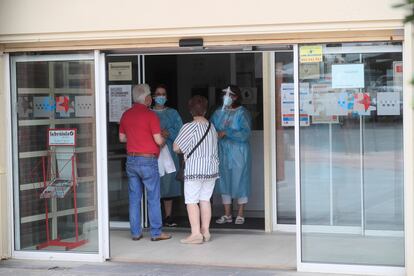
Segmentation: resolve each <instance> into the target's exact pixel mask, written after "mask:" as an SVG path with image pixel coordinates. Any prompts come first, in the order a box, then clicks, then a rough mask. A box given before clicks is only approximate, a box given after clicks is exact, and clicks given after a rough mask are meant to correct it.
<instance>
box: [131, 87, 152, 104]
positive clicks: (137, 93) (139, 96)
mask: <svg viewBox="0 0 414 276" xmlns="http://www.w3.org/2000/svg"><path fill="white" fill-rule="evenodd" d="M149 95H151V90H150V87H149V85H148V84H145V83H143V84H138V85H135V86H134V89H133V90H132V99H133V100H134V103H140V104H144V103H145V98H146V97H147V96H149Z"/></svg>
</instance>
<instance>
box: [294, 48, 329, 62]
mask: <svg viewBox="0 0 414 276" xmlns="http://www.w3.org/2000/svg"><path fill="white" fill-rule="evenodd" d="M322 56H323V48H322V45H306V46H301V47H300V49H299V60H300V63H311V62H321V61H322Z"/></svg>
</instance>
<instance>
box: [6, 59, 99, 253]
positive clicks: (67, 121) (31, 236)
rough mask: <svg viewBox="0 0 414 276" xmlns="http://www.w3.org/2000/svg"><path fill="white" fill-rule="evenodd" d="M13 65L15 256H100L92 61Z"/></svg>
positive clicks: (19, 62) (37, 61) (15, 61)
mask: <svg viewBox="0 0 414 276" xmlns="http://www.w3.org/2000/svg"><path fill="white" fill-rule="evenodd" d="M11 61H12V70H11V83H12V91H11V96H12V107H13V108H12V118H13V130H12V131H13V163H14V181H13V190H14V230H15V231H14V235H15V236H14V241H15V244H14V249H15V251H35V252H51V251H67V252H75V253H94V254H98V252H99V241H98V237H99V234H98V228H99V225H98V203H97V202H98V196H97V194H98V192H97V191H98V186H97V156H96V139H97V135H96V118H95V90H96V88H95V61H94V55H93V54H75V55H45V56H41V55H36V56H30V55H25V56H14V57H12V58H11ZM51 129H54V130H56V133H59V135H68V133H69V134H70V135H73V133H75V136H74V139H73V140H71V141H72V142H73V143H72V145H73V146H67V147H62V146H50V147H49V146H48V144H49V142H50V143H52V142H51V141H52V140H51V139H52V138H51V137H52V136H53V135H52V134H50V131H49V130H51ZM60 141H62V140H60Z"/></svg>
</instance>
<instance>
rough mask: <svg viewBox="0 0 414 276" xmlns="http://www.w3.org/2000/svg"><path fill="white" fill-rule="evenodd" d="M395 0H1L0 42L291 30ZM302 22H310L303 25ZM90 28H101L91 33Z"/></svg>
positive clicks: (387, 15)
mask: <svg viewBox="0 0 414 276" xmlns="http://www.w3.org/2000/svg"><path fill="white" fill-rule="evenodd" d="M396 2H398V3H399V2H401V1H400V0H364V1H359V0H348V1H332V0H331V1H328V0H314V1H300V0H296V1H274V0H261V1H250V0H229V1H222V0H209V1H192V0H176V1H163V0H151V1H136V0H122V1H113V0H89V1H85V0H60V1H56V0H36V1H33V0H2V1H0V42H1V41H9V42H10V41H20V40H23V39H24V38H27V39H30V40H31V41H36V38H38V39H40V38H42V35H44V34H51V35H53V37H54V39H63V38H62V37H60V36H58V34H63V33H66V37H70V38H72V39H76V38H81V37H83V34H82V33H84V34H85V33H88V35H87V37H88V39H96V38H103V37H106V38H127V37H128V35H130V33H129V32H130V31H139V34H136V35H137V36H141V37H153V36H154V34H155V33H157V31H159V30H164V35H165V36H168V35H171V33H168V32H166V31H167V30H168V31H169V32H171V31H172V32H174V34H176V35H179V34H182V35H185V34H191V33H203V34H206V35H214V34H215V33H219V31H217V30H215V29H216V28H224V29H223V30H222V31H220V33H221V34H225V33H228V32H230V29H231V28H235V27H242V28H244V27H246V30H247V29H249V28H250V29H251V28H254V27H259V30H262V31H263V32H268V31H270V30H268V28H269V26H272V25H277V26H279V27H278V28H279V30H280V31H283V30H289V29H290V27H289V26H290V25H292V24H293V25H297V28H298V29H301V28H307V29H309V30H315V28H319V27H316V26H315V24H321V23H323V24H325V27H324V28H332V27H333V26H334V25H335V24H337V23H345V25H347V26H348V27H350V24H351V22H354V23H358V22H363V21H365V22H373V23H375V22H376V23H378V22H386V21H393V20H399V19H401V18H402V16H403V11H402V10H401V9H395V8H392V4H394V3H396ZM335 22H336V23H335ZM303 23H308V24H309V25H308V26H303V25H302V24H303ZM247 26H248V27H247ZM226 28H227V30H226ZM190 30H192V32H191V31H190ZM197 30H199V31H198V32H197ZM239 31H240V30H239ZM90 32H98V33H94V35H93V36H91V34H90ZM232 32H233V33H234V32H236V33H237V30H235V29H233V30H232ZM157 36H158V37H159V36H160V33H158V35H157ZM42 39H46V38H42ZM49 39H52V38H49Z"/></svg>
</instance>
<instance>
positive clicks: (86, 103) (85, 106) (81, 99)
mask: <svg viewBox="0 0 414 276" xmlns="http://www.w3.org/2000/svg"><path fill="white" fill-rule="evenodd" d="M93 113H94V108H93V97H92V96H75V116H76V117H93Z"/></svg>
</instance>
